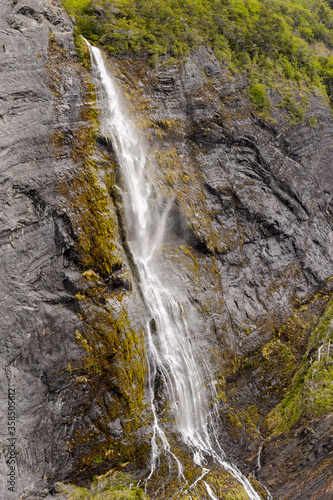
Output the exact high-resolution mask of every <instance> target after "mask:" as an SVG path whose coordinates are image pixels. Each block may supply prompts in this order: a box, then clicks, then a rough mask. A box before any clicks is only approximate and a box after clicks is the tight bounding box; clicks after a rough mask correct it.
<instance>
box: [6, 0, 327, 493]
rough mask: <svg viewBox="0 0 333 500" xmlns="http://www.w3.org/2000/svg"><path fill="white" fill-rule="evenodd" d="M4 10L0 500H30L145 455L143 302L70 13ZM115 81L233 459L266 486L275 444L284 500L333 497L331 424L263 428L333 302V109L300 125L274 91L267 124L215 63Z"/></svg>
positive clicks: (117, 66)
mask: <svg viewBox="0 0 333 500" xmlns="http://www.w3.org/2000/svg"><path fill="white" fill-rule="evenodd" d="M1 12H2V17H1V20H0V23H1V24H0V48H1V58H0V64H1V68H2V71H1V76H0V78H1V87H0V89H1V91H0V114H1V122H0V127H1V134H0V150H1V181H0V187H1V191H0V193H1V195H0V196H1V202H2V203H1V206H2V208H1V225H0V241H1V249H0V252H1V259H0V266H1V277H2V281H1V283H2V286H1V291H0V295H1V305H2V321H1V336H0V338H1V357H0V358H1V375H0V377H1V385H0V387H1V400H2V405H1V422H4V427H3V429H4V430H3V432H2V435H1V448H2V451H3V453H2V454H1V467H0V474H1V498H8V499H11V498H19V497H20V495H23V498H37V497H38V495H40V494H42V493H45V494H47V493H52V491H54V490H53V488H54V485H55V483H56V482H57V481H60V480H61V481H65V482H79V483H81V484H82V483H85V482H86V481H89V479H91V478H92V476H93V475H94V474H96V473H98V472H103V471H105V470H106V469H107V468H108V467H111V466H113V465H114V464H116V463H118V461H119V460H120V459H121V460H123V461H131V460H133V459H138V457H140V456H141V455H143V456H144V455H145V453H147V451H148V449H149V440H148V438H147V435H148V434H149V421H150V415H149V412H148V411H147V409H146V407H145V392H144V388H145V376H146V367H145V365H146V364H145V353H144V341H143V324H142V323H143V318H144V314H143V313H144V306H143V304H142V300H141V297H140V290H139V286H138V284H137V277H136V273H135V267H134V266H133V262H132V261H131V254H130V251H129V248H128V244H127V239H126V228H125V225H124V215H123V208H122V201H121V195H120V192H119V189H118V187H117V186H118V185H119V184H121V178H120V174H119V172H118V169H117V164H116V159H115V158H114V155H113V152H112V149H111V148H110V146H109V145H108V143H107V142H106V141H105V139H104V138H103V137H101V136H100V133H99V131H98V104H97V103H96V95H95V87H94V83H96V82H94V81H93V80H92V79H91V78H90V76H89V72H88V71H87V70H86V69H85V68H84V67H83V66H81V65H80V64H79V63H78V59H77V56H76V52H75V47H74V40H73V26H72V23H71V20H70V19H69V18H68V16H67V15H66V13H65V11H64V9H63V7H62V6H61V4H60V2H58V0H46V1H44V2H41V1H40V2H39V1H38V0H17V1H15V0H14V1H13V2H12V1H10V0H1ZM110 66H111V67H112V71H113V73H114V75H115V77H116V78H117V80H118V82H119V85H120V87H122V89H123V92H124V93H125V96H126V99H127V105H128V107H129V109H130V111H131V112H132V113H133V115H135V116H136V119H137V122H138V124H139V125H140V127H141V129H142V131H143V132H142V133H143V134H145V135H146V140H147V142H148V144H149V145H150V147H151V150H152V156H154V158H155V160H154V161H155V163H156V165H157V171H158V179H157V182H156V186H157V189H159V191H160V192H162V193H164V195H165V197H174V201H173V205H172V210H171V216H170V220H169V222H168V228H167V233H166V237H165V242H164V245H163V249H162V251H161V256H160V259H161V263H162V266H163V269H164V272H165V273H166V274H168V276H169V277H170V283H173V284H174V285H175V287H176V288H177V289H178V291H179V294H180V296H183V297H184V298H185V300H188V301H189V302H191V303H192V304H193V306H194V307H195V308H196V309H197V311H198V312H199V314H200V316H201V318H202V325H201V326H200V328H201V329H202V335H203V336H204V337H205V339H207V342H208V343H209V345H210V349H211V351H212V352H213V351H214V353H215V354H212V353H211V352H210V353H209V356H211V357H212V362H213V363H214V366H215V371H216V377H217V379H218V380H219V400H220V403H219V410H220V414H221V439H223V442H224V448H225V449H226V451H227V454H229V455H230V457H232V458H233V460H234V461H236V462H237V463H238V464H239V466H240V467H242V468H243V470H245V471H246V472H252V473H255V470H256V466H257V456H258V452H259V448H260V445H261V444H262V441H263V438H262V436H261V434H260V432H262V433H264V432H266V435H265V437H266V438H267V442H266V443H265V444H264V447H263V451H262V455H261V469H260V470H257V474H258V477H260V478H261V479H262V480H263V481H264V482H265V483H267V484H268V485H269V487H270V489H271V492H272V494H273V495H274V496H275V497H276V498H278V499H287V498H288V499H289V498H293V499H301V498H305V495H308V496H307V498H318V499H325V498H328V496H327V495H329V494H330V493H329V492H330V488H332V472H331V465H332V448H331V444H330V443H331V439H330V432H331V430H330V428H331V427H330V421H331V416H330V415H328V416H324V417H321V418H319V419H317V420H313V421H311V422H310V423H306V422H298V423H297V426H296V427H294V428H293V429H292V431H291V432H287V433H284V434H283V435H280V436H277V437H273V436H272V434H271V433H270V431H267V430H265V425H263V424H264V421H265V418H266V416H267V414H268V413H269V412H270V411H271V410H272V408H274V407H275V406H276V405H277V404H278V403H279V402H280V401H281V399H282V398H283V397H284V396H285V395H286V394H287V393H288V390H289V385H290V381H291V378H292V376H293V375H294V373H295V372H296V370H297V369H298V366H299V364H300V361H301V358H302V356H303V355H304V354H305V352H306V351H307V345H308V339H309V336H310V333H311V331H312V329H313V325H314V324H315V323H316V321H317V319H318V317H320V315H321V314H322V313H323V311H324V309H325V306H326V304H327V302H328V299H329V295H330V290H331V281H330V278H331V276H332V274H333V261H332V234H333V233H332V227H333V223H332V187H333V183H332V169H331V156H332V146H333V143H332V137H331V127H332V117H331V112H330V109H329V108H328V106H327V104H326V103H325V102H324V100H323V99H322V98H321V97H319V96H315V95H308V96H307V111H306V116H305V119H304V121H303V122H302V123H298V124H293V123H292V121H291V120H290V119H288V118H289V117H288V115H287V112H286V111H285V110H284V109H283V108H281V107H278V105H279V104H280V103H281V98H280V97H279V95H278V93H276V94H274V93H271V94H270V98H271V101H272V103H273V105H274V106H273V110H272V113H271V118H270V119H264V118H263V117H262V116H260V115H258V113H257V112H256V110H255V109H254V107H253V105H252V104H251V103H250V101H249V99H248V94H247V85H248V82H247V80H246V78H245V77H243V76H241V75H231V74H229V72H228V71H227V70H226V69H225V68H224V67H223V66H222V65H221V64H220V63H219V62H218V61H217V60H216V58H215V56H214V54H213V52H212V51H210V50H209V49H206V48H201V49H199V50H197V51H196V52H193V53H192V54H191V57H189V58H188V59H187V60H186V61H185V62H183V63H177V64H174V65H169V64H168V61H167V60H166V61H162V62H161V63H160V65H159V66H157V68H156V69H151V68H149V67H148V65H147V61H146V60H145V58H144V57H139V56H130V55H128V56H122V57H121V58H114V59H113V60H112V61H110ZM314 118H315V120H314ZM8 388H11V389H15V394H16V431H15V432H16V434H15V437H16V452H17V456H16V460H17V474H16V491H15V493H11V492H8V489H7V488H8V486H7V472H8V466H7V465H6V462H5V460H6V454H8V450H7V438H8V435H7V433H6V425H7V424H6V415H7V397H8ZM161 397H162V395H161ZM261 427H263V430H262V431H261ZM291 462H292V463H295V467H294V468H293V469H292V471H291V472H290V470H289V468H290V463H291ZM136 467H137V469H140V467H141V465H140V462H136ZM297 467H298V468H297ZM299 471H302V474H300V472H299ZM310 472H311V474H310ZM296 474H297V476H295V475H296ZM305 476H306V477H307V484H306V487H303V486H302V485H303V483H304V479H303V478H304V477H305ZM85 484H86V483H85Z"/></svg>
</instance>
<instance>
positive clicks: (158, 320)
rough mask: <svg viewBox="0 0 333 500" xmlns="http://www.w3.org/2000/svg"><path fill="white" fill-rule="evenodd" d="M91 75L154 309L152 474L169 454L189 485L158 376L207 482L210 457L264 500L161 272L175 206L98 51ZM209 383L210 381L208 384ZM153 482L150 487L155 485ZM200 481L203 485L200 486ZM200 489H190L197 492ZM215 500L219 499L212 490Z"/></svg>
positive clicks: (149, 339) (149, 333)
mask: <svg viewBox="0 0 333 500" xmlns="http://www.w3.org/2000/svg"><path fill="white" fill-rule="evenodd" d="M87 44H88V47H89V50H90V55H91V61H92V71H93V73H94V75H95V76H96V78H97V79H98V80H99V81H100V93H101V101H102V110H103V115H104V116H103V119H102V124H101V126H102V133H103V134H104V135H105V136H106V137H108V138H109V139H110V140H111V141H112V144H113V148H114V150H115V153H116V156H117V160H118V163H119V165H120V168H121V171H122V176H123V178H124V182H125V193H124V205H125V212H126V223H127V225H128V230H129V240H130V247H131V251H132V253H133V258H134V260H135V263H136V266H137V268H138V271H139V276H140V287H141V291H142V295H143V298H144V301H145V304H146V309H147V327H146V352H147V363H148V383H149V398H150V406H151V410H152V414H153V436H152V442H151V450H152V451H151V468H150V475H149V478H151V476H152V475H153V473H154V471H155V470H156V468H157V465H158V460H159V456H160V454H161V453H162V452H164V453H167V454H168V456H169V458H171V459H172V460H174V463H175V464H176V467H177V470H178V476H179V480H180V483H182V482H184V481H185V477H184V475H183V466H182V463H181V461H180V460H179V459H178V458H177V457H176V455H175V454H174V453H173V451H172V447H171V445H170V443H169V441H168V438H167V436H166V433H165V432H164V430H163V426H162V424H161V422H160V420H159V417H158V411H157V404H156V401H155V390H154V389H155V380H156V376H157V374H158V376H159V377H161V378H162V380H163V383H164V385H165V387H166V389H167V393H168V398H169V403H170V412H171V413H172V416H173V419H174V421H175V425H176V427H177V429H178V432H179V434H180V436H181V438H182V440H183V442H184V443H185V444H186V445H187V446H188V447H189V448H190V450H191V451H192V455H193V461H194V462H195V463H196V464H197V465H199V466H200V467H201V468H202V471H203V472H202V474H201V476H200V477H199V478H198V479H197V481H199V480H201V479H202V478H203V477H204V476H205V475H206V474H207V473H208V472H209V470H208V469H206V468H205V467H204V465H205V464H206V459H205V456H206V457H207V456H208V457H211V458H212V459H213V460H214V461H215V463H217V464H219V465H220V466H221V467H223V468H224V469H225V470H227V471H228V472H230V473H231V474H232V475H233V476H234V477H235V478H236V479H237V480H238V481H239V482H240V483H241V484H242V485H243V487H244V489H245V491H246V493H247V494H248V496H249V498H250V499H251V500H260V496H259V495H258V494H257V493H256V492H255V490H254V489H253V487H252V485H251V484H250V483H249V481H248V480H247V479H246V477H245V476H243V474H242V473H241V472H240V471H239V470H238V468H237V467H236V466H235V465H232V464H231V463H230V462H228V461H227V460H226V457H225V453H224V452H223V450H222V448H221V447H220V445H219V443H218V442H217V439H216V435H217V432H216V430H215V429H216V427H215V424H214V417H213V415H212V412H210V411H209V408H210V403H211V399H212V397H213V396H214V394H213V393H210V392H209V390H208V389H207V387H209V386H210V387H213V383H212V379H211V377H212V375H210V373H209V370H207V369H204V368H203V367H201V366H200V364H199V363H198V360H197V359H196V357H195V354H194V350H193V347H192V340H193V338H195V335H196V333H195V331H194V329H193V325H191V324H189V322H188V321H187V318H186V310H185V308H184V306H183V305H182V304H180V303H179V302H178V300H176V298H175V296H174V294H173V293H171V291H170V289H169V288H168V284H167V283H164V281H163V279H162V278H161V274H160V273H159V272H158V265H157V264H156V259H155V257H154V256H155V253H156V251H157V250H158V248H159V246H160V245H161V242H162V238H163V235H164V230H165V224H166V220H167V217H168V213H169V210H170V208H171V203H164V206H163V207H156V204H155V205H154V204H153V203H152V202H151V199H152V195H153V179H151V178H150V177H151V176H150V175H149V172H148V168H147V162H148V156H147V149H146V148H145V145H144V143H143V142H142V140H141V139H140V137H139V134H138V132H137V130H136V128H135V127H134V125H133V123H132V122H131V120H130V119H129V118H128V116H127V115H126V112H125V110H124V109H123V106H122V104H121V99H120V93H119V91H118V89H117V87H116V85H115V83H114V81H113V78H112V76H111V74H110V72H109V71H108V69H107V68H106V65H105V63H104V60H103V57H102V54H101V52H100V50H99V49H97V48H96V47H93V46H91V45H90V44H89V43H88V42H87ZM209 377H210V379H209ZM149 478H148V479H149ZM197 481H196V482H197ZM193 486H194V485H192V486H189V488H188V490H187V491H189V490H191V489H192V488H193ZM205 486H206V490H207V493H208V496H209V498H210V499H211V500H214V499H216V496H215V494H214V492H213V491H212V489H211V488H210V487H209V485H208V484H207V483H205Z"/></svg>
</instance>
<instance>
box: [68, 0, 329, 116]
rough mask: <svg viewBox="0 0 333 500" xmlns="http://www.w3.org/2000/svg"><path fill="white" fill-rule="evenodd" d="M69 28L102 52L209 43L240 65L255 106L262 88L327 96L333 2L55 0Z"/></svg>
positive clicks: (183, 51)
mask: <svg viewBox="0 0 333 500" xmlns="http://www.w3.org/2000/svg"><path fill="white" fill-rule="evenodd" d="M63 3H64V5H65V7H66V8H67V10H68V11H69V12H70V13H71V14H72V15H74V16H75V18H76V30H77V33H81V34H82V35H83V36H85V37H86V38H88V39H89V40H91V41H93V42H95V43H98V44H99V45H101V46H103V47H104V48H105V49H106V50H108V51H109V53H110V54H119V53H124V52H127V51H134V52H139V51H142V50H143V51H146V52H147V53H148V54H149V56H150V63H151V64H152V65H155V64H156V63H157V62H158V60H159V57H160V56H161V55H166V56H167V57H170V58H177V59H181V58H184V57H186V56H187V55H188V54H189V51H190V50H191V49H193V48H195V47H197V46H199V45H200V44H205V45H207V46H210V47H212V48H213V50H214V51H215V54H216V56H217V57H218V59H219V60H221V61H222V62H224V63H226V64H227V65H229V67H230V69H231V70H232V71H236V70H237V69H241V70H245V71H246V72H247V73H248V76H249V78H250V81H251V82H252V84H253V86H252V88H251V90H250V96H251V99H252V100H253V102H254V103H255V105H257V106H258V109H259V110H261V111H266V110H267V109H268V107H269V101H268V98H267V97H266V95H265V94H264V91H263V90H264V89H263V87H258V84H259V85H266V86H268V87H271V88H272V89H273V88H276V84H277V81H279V82H280V84H281V82H283V85H284V86H287V87H288V88H289V89H292V90H293V91H294V92H295V91H297V89H301V88H306V89H309V90H311V91H315V90H316V91H317V92H318V91H320V92H324V93H326V94H327V96H328V97H329V98H330V100H331V101H333V56H332V55H330V52H329V49H331V48H332V47H333V10H332V8H333V4H332V2H331V1H326V0H113V1H111V0H92V1H88V0H63Z"/></svg>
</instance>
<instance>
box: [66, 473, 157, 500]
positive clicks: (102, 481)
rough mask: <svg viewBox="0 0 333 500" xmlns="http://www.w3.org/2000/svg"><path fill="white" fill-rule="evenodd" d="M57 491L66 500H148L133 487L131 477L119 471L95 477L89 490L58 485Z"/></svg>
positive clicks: (138, 489)
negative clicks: (64, 496) (63, 495)
mask: <svg viewBox="0 0 333 500" xmlns="http://www.w3.org/2000/svg"><path fill="white" fill-rule="evenodd" d="M58 489H59V490H60V492H61V493H63V494H65V495H66V500H148V497H147V495H146V494H145V493H144V491H143V490H142V489H141V488H138V487H136V486H134V484H133V478H132V476H130V475H129V474H125V473H123V472H119V471H118V472H117V471H110V472H109V473H107V474H105V475H103V476H98V477H96V478H95V479H94V481H93V483H92V486H91V489H88V488H82V487H79V486H74V485H66V486H64V485H60V486H59V488H58Z"/></svg>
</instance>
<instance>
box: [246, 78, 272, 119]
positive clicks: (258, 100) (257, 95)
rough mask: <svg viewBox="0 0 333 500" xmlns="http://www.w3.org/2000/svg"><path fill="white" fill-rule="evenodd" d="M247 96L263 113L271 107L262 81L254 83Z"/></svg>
mask: <svg viewBox="0 0 333 500" xmlns="http://www.w3.org/2000/svg"><path fill="white" fill-rule="evenodd" d="M249 96H250V99H251V101H252V102H253V104H254V105H255V107H256V108H257V109H258V110H259V111H261V112H262V113H265V112H266V111H268V110H269V109H270V108H271V102H270V100H269V98H268V96H267V93H266V87H265V85H263V84H262V83H254V84H253V85H252V86H251V88H250V90H249Z"/></svg>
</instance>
